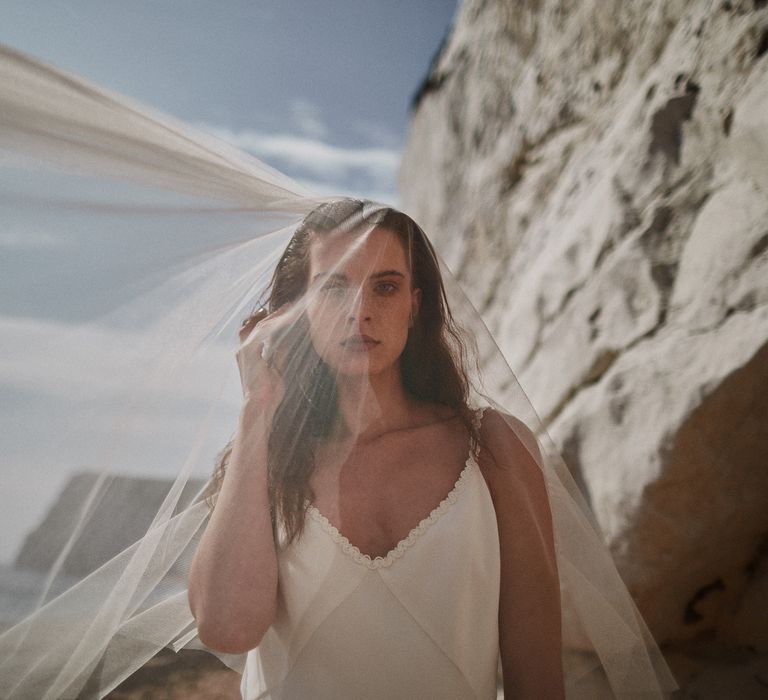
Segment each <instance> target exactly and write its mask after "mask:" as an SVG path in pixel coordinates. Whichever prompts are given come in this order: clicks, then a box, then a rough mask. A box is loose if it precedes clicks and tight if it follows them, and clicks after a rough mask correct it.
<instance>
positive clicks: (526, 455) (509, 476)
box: [478, 406, 543, 491]
mask: <svg viewBox="0 0 768 700" xmlns="http://www.w3.org/2000/svg"><path fill="white" fill-rule="evenodd" d="M479 413H480V415H481V416H482V418H481V420H480V431H479V432H480V449H479V459H478V464H479V466H480V469H481V471H482V472H483V476H484V477H485V479H486V481H487V482H488V485H489V486H490V487H491V490H492V491H494V490H498V489H500V488H502V487H504V486H508V485H509V484H510V483H519V482H520V481H523V482H525V483H526V484H528V485H531V484H532V483H540V482H541V470H542V467H543V459H542V456H541V450H540V448H539V443H538V440H537V439H536V436H535V434H534V433H533V431H532V430H531V429H530V428H529V427H528V425H526V424H525V422H523V421H522V420H521V419H519V418H517V417H516V416H514V415H512V414H510V413H507V412H505V411H502V410H499V409H497V408H494V407H491V406H486V407H484V408H481V409H479Z"/></svg>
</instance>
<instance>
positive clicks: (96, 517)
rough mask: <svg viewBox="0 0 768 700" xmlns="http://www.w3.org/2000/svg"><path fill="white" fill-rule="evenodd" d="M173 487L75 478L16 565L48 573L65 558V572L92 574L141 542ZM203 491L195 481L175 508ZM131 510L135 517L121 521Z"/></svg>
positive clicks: (139, 481)
mask: <svg viewBox="0 0 768 700" xmlns="http://www.w3.org/2000/svg"><path fill="white" fill-rule="evenodd" d="M172 486H173V482H172V481H169V480H165V479H147V478H139V477H130V476H116V475H99V474H95V473H92V472H82V473H79V474H75V475H74V476H73V477H72V478H71V479H70V480H69V482H67V484H66V486H65V487H64V489H63V490H62V492H61V493H60V494H59V497H58V498H57V499H56V501H55V503H54V504H53V505H52V506H51V508H50V509H49V511H48V512H47V514H46V516H45V518H44V519H43V521H42V522H41V523H40V525H39V526H38V527H37V528H36V529H35V530H33V531H32V532H31V533H30V534H29V535H27V537H26V539H25V541H24V545H23V546H22V548H21V550H20V551H19V554H18V556H17V557H16V561H15V567H16V568H17V569H26V570H32V571H40V572H48V571H50V570H51V568H52V567H53V566H54V564H55V563H56V561H57V558H58V557H59V556H63V559H62V561H61V570H60V572H61V573H62V574H65V575H68V576H74V577H78V578H79V577H83V576H86V575H87V574H89V573H91V572H92V571H95V570H96V569H97V568H98V567H99V566H101V565H102V564H104V563H105V562H107V561H109V560H110V559H112V557H114V556H116V555H117V554H119V553H120V552H122V551H123V550H125V549H126V548H127V547H129V546H131V545H132V544H133V543H135V542H137V541H138V540H139V539H141V537H142V536H143V535H144V534H145V533H146V531H147V529H148V528H149V527H150V525H151V524H152V521H153V520H154V518H155V516H157V514H158V513H159V511H160V507H161V506H162V505H163V502H164V501H165V499H166V497H167V496H168V494H169V492H170V491H171V488H172ZM202 487H203V482H202V481H200V480H197V479H192V480H189V481H188V482H187V483H186V484H185V486H184V488H183V489H182V491H181V494H180V495H179V497H178V503H177V504H176V506H175V510H176V511H178V510H180V509H181V508H182V507H184V506H185V505H187V504H189V503H190V502H191V501H192V499H194V498H195V497H196V496H197V494H198V493H199V492H200V490H201V489H202ZM126 512H130V513H131V517H130V518H127V519H126V518H121V517H116V516H118V515H119V514H120V513H126ZM171 512H174V508H171Z"/></svg>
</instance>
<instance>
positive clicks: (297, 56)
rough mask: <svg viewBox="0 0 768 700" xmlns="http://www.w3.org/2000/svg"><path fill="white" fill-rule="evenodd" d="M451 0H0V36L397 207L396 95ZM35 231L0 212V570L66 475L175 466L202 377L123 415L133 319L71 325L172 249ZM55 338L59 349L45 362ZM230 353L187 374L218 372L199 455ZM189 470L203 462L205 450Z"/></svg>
mask: <svg viewBox="0 0 768 700" xmlns="http://www.w3.org/2000/svg"><path fill="white" fill-rule="evenodd" d="M455 8H456V2H455V0H416V1H415V2H414V1H410V2H405V1H398V0H345V1H340V0H332V1H326V2H322V3H313V2H310V1H309V0H305V1H304V2H298V1H296V0H281V1H280V2H244V1H227V2H213V1H210V2H202V1H201V0H185V1H184V2H181V1H173V2H172V1H170V0H169V1H166V2H162V1H160V0H156V1H149V0H124V1H118V0H98V1H97V0H73V1H70V2H56V1H54V0H48V1H45V2H41V1H40V0H3V2H2V3H0V41H1V42H3V43H6V44H9V45H11V46H13V47H15V48H17V49H20V50H22V51H25V52H28V53H31V54H33V55H35V56H38V57H40V58H43V59H45V60H47V61H50V62H52V63H54V64H56V65H57V66H59V67H61V68H64V69H66V70H69V71H72V72H74V73H77V74H80V75H82V76H85V77H86V78H88V79H90V80H92V81H95V82H96V83H99V84H101V85H103V86H105V87H108V88H110V89H112V90H115V91H117V92H121V93H123V94H125V95H128V96H130V97H132V98H134V99H137V100H139V101H141V102H144V103H146V104H148V105H150V106H152V107H154V108H156V109H160V110H162V111H164V112H168V113H170V114H173V115H174V116H176V117H179V118H181V119H183V120H185V121H187V122H189V123H192V124H194V125H196V126H198V127H200V128H203V129H206V130H208V131H211V132H213V133H215V134H217V135H219V136H221V137H224V138H226V139H228V140H230V141H232V142H233V143H235V144H236V145H238V146H240V147H242V148H244V149H246V150H249V151H251V152H252V153H253V154H254V155H256V156H257V157H259V158H261V159H262V160H265V161H266V162H268V163H270V164H271V165H274V166H275V167H277V168H278V169H280V170H282V171H283V172H285V173H287V174H289V175H291V176H292V177H294V178H296V179H298V180H300V181H301V182H303V183H304V184H305V185H307V186H308V187H310V188H311V189H313V190H315V191H317V192H318V193H320V194H326V193H336V194H341V193H354V194H361V195H365V196H369V197H373V198H376V199H381V200H385V201H391V202H397V191H396V187H397V185H396V182H397V169H398V164H399V157H400V151H401V148H402V146H403V143H404V141H405V135H406V130H407V125H408V118H409V104H410V101H411V99H412V97H413V95H414V93H415V92H416V90H417V89H418V87H419V85H420V83H421V81H422V80H423V79H424V78H425V76H426V74H427V71H428V68H429V64H430V61H431V59H432V57H433V55H434V53H435V52H436V51H437V49H438V47H439V45H440V42H441V40H442V39H443V37H444V36H445V34H446V32H447V31H448V29H449V27H450V24H451V21H452V19H453V15H454V12H455ZM14 177H16V176H14ZM8 183H9V180H8V178H7V175H6V180H5V187H8ZM17 184H18V182H17V181H16V180H14V181H13V182H12V185H11V187H10V191H13V187H15V186H16V185H17ZM22 184H23V183H22ZM60 184H61V185H62V187H66V185H67V183H66V181H65V180H64V181H60ZM2 185H3V181H2V173H1V172H0V189H2V187H1V186H2ZM3 218H4V221H3ZM27 223H29V222H27ZM33 223H34V226H32V227H30V226H26V227H25V226H23V225H22V224H21V223H19V224H18V225H16V222H14V221H13V220H12V219H11V217H10V215H6V216H5V217H3V215H2V214H1V213H0V338H2V347H0V424H2V425H3V426H4V431H3V433H4V434H3V436H2V437H1V438H0V450H1V451H2V455H3V464H2V470H3V489H2V492H1V493H0V562H2V561H3V560H7V559H9V558H11V557H12V556H13V554H14V552H15V550H16V548H17V547H18V545H19V543H20V541H21V539H22V537H23V535H24V533H25V532H27V531H28V530H29V529H30V528H31V527H33V526H34V525H35V524H36V523H37V522H38V521H39V519H40V518H41V517H42V515H43V513H44V512H45V509H46V508H47V506H48V504H49V503H50V502H51V500H52V499H53V498H54V497H55V495H56V494H57V492H58V491H59V489H60V488H61V487H62V485H63V484H64V483H65V481H66V480H67V478H68V476H69V474H71V473H72V472H73V471H75V470H79V469H82V468H87V467H90V468H100V467H104V466H109V467H114V468H115V469H116V470H117V471H125V472H130V473H136V474H144V475H146V474H153V475H156V476H161V477H167V476H171V475H173V474H174V473H175V471H176V469H177V465H176V462H175V461H174V460H175V459H176V458H178V457H179V456H180V455H181V456H183V454H184V450H185V449H186V448H187V447H188V445H189V440H190V436H193V435H194V433H195V430H196V429H197V426H198V425H199V422H200V420H201V417H202V415H203V413H204V411H205V408H206V406H208V405H209V403H210V401H211V396H210V394H209V393H207V392H208V391H209V389H210V386H211V382H210V381H209V382H208V383H207V385H205V386H201V387H196V386H195V384H194V376H193V375H194V372H193V375H190V378H189V381H188V382H187V383H186V384H185V387H186V388H187V393H186V394H185V395H183V396H178V395H169V396H164V397H161V398H158V399H157V402H156V403H152V404H151V405H152V408H153V409H154V411H155V412H154V413H152V415H142V416H138V415H130V420H128V421H126V420H125V419H126V413H125V411H126V407H128V406H130V404H131V402H132V401H134V400H136V401H145V400H146V396H143V395H142V394H141V393H140V387H139V384H140V382H137V384H136V393H135V395H131V396H126V395H125V394H123V395H117V394H115V393H114V392H113V391H112V389H113V385H114V382H112V381H111V380H112V376H113V375H112V373H113V372H114V369H115V368H116V367H118V368H119V367H124V366H128V365H127V364H126V363H127V362H128V359H127V358H129V357H130V349H131V348H135V347H141V344H142V342H143V338H142V336H141V329H139V328H134V329H130V328H127V327H117V326H112V327H109V326H103V327H101V328H100V329H99V330H98V331H96V330H94V329H88V328H83V327H82V326H81V325H79V324H82V323H83V322H84V321H87V320H88V319H89V318H90V317H92V316H95V315H98V314H99V313H101V312H103V311H104V310H105V308H108V307H109V300H110V297H109V295H108V292H109V289H110V288H117V289H122V290H124V285H127V284H130V283H131V280H132V279H134V278H135V277H136V276H137V275H138V274H139V272H140V271H142V272H146V269H147V266H148V265H150V264H154V265H157V266H158V267H159V268H161V267H162V264H163V261H165V260H166V259H167V260H171V259H173V256H174V250H173V249H174V246H175V245H176V241H173V240H157V236H156V233H157V232H155V233H154V234H153V235H154V236H155V238H150V237H146V238H143V239H142V238H140V237H138V236H136V235H134V236H133V237H132V236H131V235H130V234H131V233H135V232H133V231H130V222H128V223H126V222H125V221H117V220H116V221H111V222H108V225H107V226H104V230H103V235H100V236H99V237H98V238H97V237H93V236H91V237H90V238H87V239H86V240H87V241H88V246H89V247H88V248H87V249H85V248H83V247H78V240H79V239H78V236H77V234H78V230H79V227H81V225H82V224H81V222H79V221H77V220H76V219H72V218H67V216H66V215H65V214H63V213H62V212H55V211H43V212H41V213H40V214H39V215H38V216H37V218H36V219H34V221H33ZM92 223H93V222H92ZM103 223H104V222H102V224H103ZM100 233H101V232H100ZM146 233H152V232H146ZM207 236H208V238H209V239H210V234H207ZM137 243H138V244H137ZM73 331H74V333H73ZM51 338H56V339H58V338H65V339H72V343H69V340H67V343H69V344H65V345H63V346H62V347H66V349H67V351H66V353H64V354H63V355H62V356H58V357H52V355H51V347H50V345H48V342H49V340H50V339H51ZM77 343H80V344H81V345H80V346H78V345H77ZM94 348H97V349H98V353H94V350H93V349H94ZM233 351H234V348H233V347H230V346H229V345H227V344H222V345H221V346H220V347H214V348H212V352H211V354H210V355H209V356H206V357H204V358H201V359H200V362H201V364H200V365H199V366H198V367H197V368H196V369H195V372H197V374H198V375H201V374H204V375H206V376H212V375H216V376H225V375H226V376H227V377H228V380H227V381H230V385H229V390H230V391H229V393H228V394H227V396H226V401H228V402H229V403H228V404H227V410H226V411H224V412H223V413H222V414H221V415H220V416H219V423H218V424H217V426H216V428H215V430H214V431H213V437H212V438H211V445H210V449H214V448H215V449H218V448H220V447H221V446H222V445H223V443H224V442H225V441H226V439H228V436H229V433H230V431H231V429H232V427H233V421H232V418H233V416H235V417H236V411H237V408H238V406H237V401H238V399H239V386H238V385H237V376H236V371H235V364H234V361H233V359H234V356H233ZM84 357H93V358H95V359H94V361H85V360H84V359H83V358H84ZM52 359H53V360H54V361H52ZM190 369H194V368H190ZM227 373H228V374H227ZM123 384H125V382H124V381H123ZM146 388H147V387H146V386H145V387H144V389H146ZM153 400H154V399H153ZM226 401H225V403H226ZM84 426H87V427H88V431H90V432H87V431H86V430H85V428H84ZM73 427H75V429H72V428H73ZM118 429H119V431H120V438H121V439H120V440H117V441H115V438H116V436H117V433H116V431H117V430H118ZM159 433H162V437H161V438H160V439H158V437H157V436H158V434H159ZM115 442H122V443H124V444H125V446H126V448H125V449H123V445H122V444H113V443H115ZM105 445H108V446H109V449H107V448H106V447H105ZM137 447H138V448H140V449H141V450H142V451H141V452H140V453H137V451H136V450H137ZM107 453H109V455H110V460H111V461H109V463H108V465H105V464H104V456H105V454H107ZM150 455H151V457H150ZM201 463H203V464H206V465H207V466H206V469H208V467H209V466H210V465H211V464H212V457H211V455H210V454H208V455H207V456H205V458H204V459H202V461H201Z"/></svg>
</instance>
